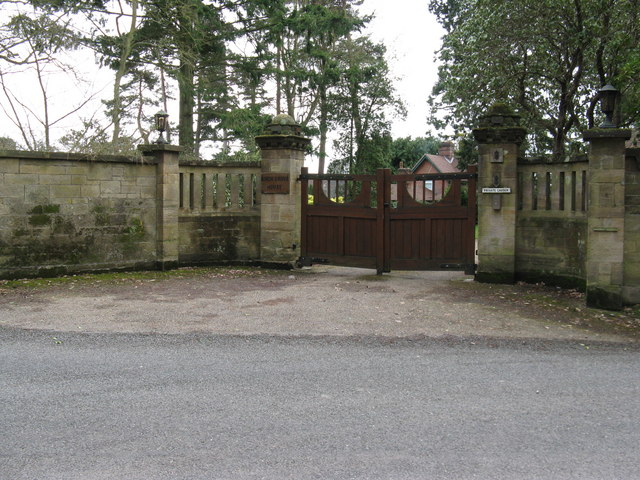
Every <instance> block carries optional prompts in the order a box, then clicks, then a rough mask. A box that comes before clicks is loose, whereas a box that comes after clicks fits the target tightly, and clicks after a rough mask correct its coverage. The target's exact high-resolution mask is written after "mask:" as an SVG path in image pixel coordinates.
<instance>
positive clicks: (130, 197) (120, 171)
mask: <svg viewBox="0 0 640 480" xmlns="http://www.w3.org/2000/svg"><path fill="white" fill-rule="evenodd" d="M142 150H143V152H144V153H145V155H146V156H142V157H140V158H137V159H133V158H126V157H112V156H103V157H96V158H89V157H86V156H81V155H70V154H61V153H49V154H42V153H29V152H0V278H19V277H25V276H51V275H59V274H66V273H78V272H83V271H99V270H113V269H137V268H163V269H164V268H171V267H175V266H179V265H182V266H184V265H200V264H215V263H250V262H256V263H257V262H258V261H259V260H260V165H259V164H240V165H216V164H213V163H197V162H184V163H180V162H179V160H178V153H179V151H180V149H179V148H178V147H172V146H170V145H151V146H145V147H143V148H142Z"/></svg>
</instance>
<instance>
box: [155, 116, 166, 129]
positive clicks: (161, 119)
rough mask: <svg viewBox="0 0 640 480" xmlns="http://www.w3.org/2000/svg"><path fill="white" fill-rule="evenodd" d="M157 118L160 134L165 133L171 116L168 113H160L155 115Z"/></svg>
mask: <svg viewBox="0 0 640 480" xmlns="http://www.w3.org/2000/svg"><path fill="white" fill-rule="evenodd" d="M155 117H156V130H158V131H159V132H164V131H166V130H167V119H168V118H169V114H168V113H166V112H158V113H156V115H155Z"/></svg>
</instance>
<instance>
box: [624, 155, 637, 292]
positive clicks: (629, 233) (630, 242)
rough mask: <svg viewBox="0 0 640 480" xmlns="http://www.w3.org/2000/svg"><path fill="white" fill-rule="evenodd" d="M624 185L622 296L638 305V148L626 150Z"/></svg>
mask: <svg viewBox="0 0 640 480" xmlns="http://www.w3.org/2000/svg"><path fill="white" fill-rule="evenodd" d="M625 185H626V190H625V231H624V287H623V296H624V299H625V301H626V302H627V303H640V148H633V149H630V148H629V149H627V157H626V165H625Z"/></svg>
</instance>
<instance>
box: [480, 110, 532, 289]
mask: <svg viewBox="0 0 640 480" xmlns="http://www.w3.org/2000/svg"><path fill="white" fill-rule="evenodd" d="M473 135H474V137H475V139H476V141H477V142H478V144H479V146H478V150H479V154H480V159H479V162H478V163H479V165H478V167H479V168H478V268H477V270H476V280H477V281H480V282H488V283H513V282H514V280H515V253H516V209H517V201H516V199H517V188H518V181H517V165H518V147H519V145H520V143H522V141H523V140H524V137H525V135H526V130H525V129H524V128H523V127H521V126H520V116H519V115H516V114H515V113H514V112H513V110H512V109H511V108H510V107H509V106H507V105H505V104H495V105H494V106H492V107H491V108H490V109H489V110H488V112H487V113H486V115H483V116H482V117H480V121H479V126H478V128H475V129H474V130H473Z"/></svg>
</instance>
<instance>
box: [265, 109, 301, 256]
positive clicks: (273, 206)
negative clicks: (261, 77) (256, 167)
mask: <svg viewBox="0 0 640 480" xmlns="http://www.w3.org/2000/svg"><path fill="white" fill-rule="evenodd" d="M310 142H311V140H310V139H308V138H305V137H303V136H302V130H301V128H300V125H298V124H297V123H296V122H295V120H294V119H293V118H291V117H290V116H289V115H276V116H275V117H273V120H272V122H271V123H270V124H269V125H268V126H267V129H266V132H265V134H264V135H260V136H258V137H256V143H257V145H258V147H259V148H260V150H261V154H262V176H261V194H262V196H261V202H260V217H261V220H260V222H261V223H260V261H261V262H263V263H265V264H267V265H269V264H271V265H274V266H285V265H293V264H294V263H295V261H296V260H297V259H298V257H299V256H300V225H301V219H300V210H301V205H300V195H301V191H300V190H301V187H300V182H298V177H299V176H300V172H301V170H302V167H303V165H304V154H305V151H306V150H307V147H308V146H309V143H310ZM305 193H306V192H305Z"/></svg>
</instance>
